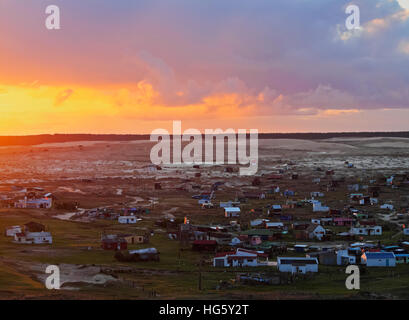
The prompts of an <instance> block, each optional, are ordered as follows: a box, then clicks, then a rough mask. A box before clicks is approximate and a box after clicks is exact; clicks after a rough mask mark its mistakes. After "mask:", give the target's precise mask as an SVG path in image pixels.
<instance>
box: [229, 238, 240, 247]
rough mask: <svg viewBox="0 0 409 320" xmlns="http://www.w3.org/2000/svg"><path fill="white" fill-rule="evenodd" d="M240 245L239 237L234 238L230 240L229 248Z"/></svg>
mask: <svg viewBox="0 0 409 320" xmlns="http://www.w3.org/2000/svg"><path fill="white" fill-rule="evenodd" d="M239 244H241V240H240V238H239V237H234V238H233V239H231V242H230V245H231V246H237V245H239Z"/></svg>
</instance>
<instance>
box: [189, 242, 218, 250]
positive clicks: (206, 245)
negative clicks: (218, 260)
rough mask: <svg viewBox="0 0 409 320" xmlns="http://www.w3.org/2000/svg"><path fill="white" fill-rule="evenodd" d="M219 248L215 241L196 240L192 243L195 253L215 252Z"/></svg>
mask: <svg viewBox="0 0 409 320" xmlns="http://www.w3.org/2000/svg"><path fill="white" fill-rule="evenodd" d="M216 248H217V241H215V240H195V241H193V243H192V250H194V251H215V250H216Z"/></svg>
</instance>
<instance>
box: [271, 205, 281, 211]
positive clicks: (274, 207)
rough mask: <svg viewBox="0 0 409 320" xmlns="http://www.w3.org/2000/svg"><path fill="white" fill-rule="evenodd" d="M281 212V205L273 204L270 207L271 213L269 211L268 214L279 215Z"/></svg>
mask: <svg viewBox="0 0 409 320" xmlns="http://www.w3.org/2000/svg"><path fill="white" fill-rule="evenodd" d="M281 211H282V208H281V205H279V204H273V205H272V206H271V211H270V212H273V213H281Z"/></svg>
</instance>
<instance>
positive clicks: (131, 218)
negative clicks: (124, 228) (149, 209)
mask: <svg viewBox="0 0 409 320" xmlns="http://www.w3.org/2000/svg"><path fill="white" fill-rule="evenodd" d="M137 221H138V219H137V217H136V216H119V217H118V222H119V223H125V224H134V223H136V222H137Z"/></svg>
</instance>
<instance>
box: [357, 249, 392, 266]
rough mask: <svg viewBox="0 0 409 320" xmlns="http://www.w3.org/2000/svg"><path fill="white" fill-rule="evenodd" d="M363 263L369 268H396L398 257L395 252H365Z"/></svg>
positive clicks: (362, 257) (362, 258)
mask: <svg viewBox="0 0 409 320" xmlns="http://www.w3.org/2000/svg"><path fill="white" fill-rule="evenodd" d="M361 262H362V263H363V264H366V266H367V267H395V266H396V257H395V254H394V253H393V252H364V253H363V255H362V256H361Z"/></svg>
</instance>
